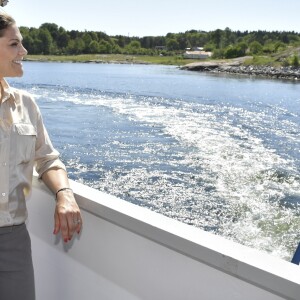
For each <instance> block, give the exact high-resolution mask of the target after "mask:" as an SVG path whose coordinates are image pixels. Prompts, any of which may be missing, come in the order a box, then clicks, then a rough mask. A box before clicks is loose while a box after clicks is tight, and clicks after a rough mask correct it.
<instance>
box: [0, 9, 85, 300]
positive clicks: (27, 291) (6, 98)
mask: <svg viewBox="0 0 300 300" xmlns="http://www.w3.org/2000/svg"><path fill="white" fill-rule="evenodd" d="M26 54H27V51H26V49H25V48H24V47H23V45H22V36H21V34H20V31H19V29H18V27H17V26H16V23H15V21H14V19H13V18H12V17H11V16H9V15H7V14H6V13H4V12H0V85H1V90H0V298H1V299H5V300H6V299H9V300H17V299H18V300H20V299H22V300H33V299H35V296H34V277H33V267H32V259H31V245H30V238H29V236H28V232H27V229H26V225H25V221H26V218H27V210H26V203H25V202H26V200H27V199H28V197H29V196H30V193H31V182H32V173H33V168H34V167H35V169H36V171H37V172H38V174H39V177H40V178H41V179H42V180H43V181H44V183H45V184H46V185H47V186H48V187H49V189H50V190H51V191H52V192H53V193H54V194H55V198H56V208H55V213H54V234H57V233H58V232H61V235H62V238H63V240H64V242H68V241H69V240H71V239H72V236H73V235H74V233H75V232H76V233H79V232H80V230H81V226H82V219H81V214H80V210H79V208H78V205H77V203H76V201H75V199H74V196H73V192H72V190H71V189H70V186H69V181H68V178H67V174H66V170H65V166H64V165H63V163H62V162H61V161H60V160H59V158H58V156H59V154H58V152H57V151H56V150H55V149H54V148H53V146H52V144H51V141H50V139H49V137H48V134H47V131H46V130H45V127H44V125H43V121H42V117H41V114H40V111H39V109H38V107H37V105H36V103H35V102H34V100H33V99H32V97H31V95H29V94H28V93H26V92H24V91H21V90H17V89H14V88H11V87H10V86H9V85H8V83H7V82H6V81H5V79H4V77H19V76H22V75H23V68H22V59H23V57H24V56H25V55H26Z"/></svg>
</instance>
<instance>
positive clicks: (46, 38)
mask: <svg viewBox="0 0 300 300" xmlns="http://www.w3.org/2000/svg"><path fill="white" fill-rule="evenodd" d="M38 37H39V40H40V41H41V44H40V51H41V53H42V54H50V53H51V50H52V48H53V44H52V42H53V39H52V36H51V34H50V32H49V31H48V29H40V30H39V35H38Z"/></svg>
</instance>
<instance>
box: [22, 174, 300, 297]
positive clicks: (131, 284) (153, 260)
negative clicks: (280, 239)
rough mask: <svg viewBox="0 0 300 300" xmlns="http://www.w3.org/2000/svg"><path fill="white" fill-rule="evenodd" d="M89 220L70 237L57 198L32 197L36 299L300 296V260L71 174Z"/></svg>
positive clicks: (41, 193)
mask: <svg viewBox="0 0 300 300" xmlns="http://www.w3.org/2000/svg"><path fill="white" fill-rule="evenodd" d="M71 183H72V187H73V189H74V192H75V194H76V198H77V201H78V203H79V204H80V206H81V208H82V210H83V218H84V228H83V230H82V233H81V235H80V236H79V237H77V238H75V239H74V240H73V241H71V242H70V243H68V244H67V245H65V244H64V243H63V241H62V240H61V239H60V237H58V236H54V235H53V234H52V232H53V212H54V199H53V196H52V195H51V194H50V193H49V192H48V191H47V189H46V188H45V187H44V186H43V185H41V184H40V183H39V182H38V181H37V179H36V178H35V179H34V190H33V197H32V199H31V200H30V201H29V202H28V209H29V221H28V228H29V230H30V233H31V238H32V245H33V257H34V265H35V276H36V291H37V300H50V299H51V300H53V299H57V300H69V299H70V300H79V299H80V300H82V299H85V300H94V299H95V300H96V299H97V300H99V299H102V300H127V299H128V300H129V299H130V300H131V299H132V300H134V299H147V300H168V299H170V300H176V299H178V300H183V299H184V300H189V299H191V300H192V299H193V300H194V299H201V300H210V299H222V300H227V299H228V300H235V299H236V300H247V299H249V300H250V299H251V300H260V299H261V300H279V299H295V300H296V299H300V267H299V266H296V265H294V264H292V263H289V262H286V261H283V260H280V259H277V258H275V257H272V256H270V255H268V254H265V253H261V252H259V251H257V250H254V249H250V248H247V247H245V246H242V245H239V244H237V243H234V242H231V241H228V240H226V239H224V238H222V237H219V236H215V235H213V234H210V233H208V232H205V231H202V230H200V229H197V228H194V227H192V226H189V225H186V224H183V223H180V222H178V221H175V220H172V219H169V218H167V217H164V216H162V215H159V214H157V213H154V212H151V211H150V210H147V209H145V208H141V207H138V206H136V205H133V204H130V203H128V202H126V201H123V200H120V199H118V198H115V197H113V196H109V195H107V194H104V193H102V192H99V191H96V190H94V189H91V188H89V187H87V186H84V185H82V184H79V183H75V182H73V181H72V182H71Z"/></svg>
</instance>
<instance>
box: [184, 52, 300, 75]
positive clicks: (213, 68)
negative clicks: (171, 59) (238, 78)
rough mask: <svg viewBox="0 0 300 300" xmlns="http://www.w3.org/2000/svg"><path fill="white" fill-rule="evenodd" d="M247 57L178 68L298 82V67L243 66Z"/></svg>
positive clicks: (299, 72)
mask: <svg viewBox="0 0 300 300" xmlns="http://www.w3.org/2000/svg"><path fill="white" fill-rule="evenodd" d="M248 58H249V57H247V58H246V57H245V58H240V59H233V60H231V61H204V62H196V63H190V64H187V65H184V66H182V67H180V69H181V70H187V71H198V72H209V73H214V74H230V75H245V76H254V77H264V78H270V79H286V80H293V81H300V67H291V66H288V67H272V66H268V65H244V64H243V62H244V61H245V60H246V59H248Z"/></svg>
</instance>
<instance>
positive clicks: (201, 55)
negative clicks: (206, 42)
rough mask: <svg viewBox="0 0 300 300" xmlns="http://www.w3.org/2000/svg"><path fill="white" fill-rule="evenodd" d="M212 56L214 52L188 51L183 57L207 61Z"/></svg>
mask: <svg viewBox="0 0 300 300" xmlns="http://www.w3.org/2000/svg"><path fill="white" fill-rule="evenodd" d="M211 56H212V52H207V51H203V50H193V49H190V50H188V49H186V51H185V53H183V57H184V58H189V59H206V58H209V57H211Z"/></svg>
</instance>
